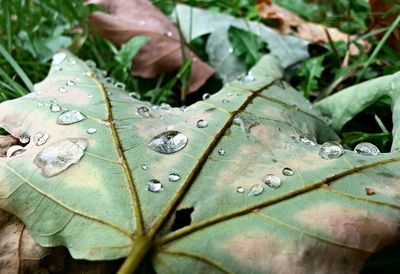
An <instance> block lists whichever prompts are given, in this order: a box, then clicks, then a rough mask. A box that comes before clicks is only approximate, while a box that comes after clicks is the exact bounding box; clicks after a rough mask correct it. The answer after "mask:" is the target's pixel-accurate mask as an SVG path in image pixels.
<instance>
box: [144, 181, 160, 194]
mask: <svg viewBox="0 0 400 274" xmlns="http://www.w3.org/2000/svg"><path fill="white" fill-rule="evenodd" d="M162 188H163V186H162V184H161V183H160V181H159V180H156V179H151V180H150V181H149V182H148V183H147V190H148V191H150V192H160V191H161V190H162Z"/></svg>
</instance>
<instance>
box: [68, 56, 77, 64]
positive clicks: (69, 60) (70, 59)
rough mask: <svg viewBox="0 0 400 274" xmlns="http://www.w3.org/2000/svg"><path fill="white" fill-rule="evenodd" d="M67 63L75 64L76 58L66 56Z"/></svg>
mask: <svg viewBox="0 0 400 274" xmlns="http://www.w3.org/2000/svg"><path fill="white" fill-rule="evenodd" d="M68 63H70V64H71V65H75V64H76V59H75V58H72V57H70V58H68Z"/></svg>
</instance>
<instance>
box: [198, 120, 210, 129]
mask: <svg viewBox="0 0 400 274" xmlns="http://www.w3.org/2000/svg"><path fill="white" fill-rule="evenodd" d="M196 126H197V127H198V128H206V127H207V126H208V123H207V121H205V120H203V119H200V120H198V121H197V123H196Z"/></svg>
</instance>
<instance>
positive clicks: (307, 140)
mask: <svg viewBox="0 0 400 274" xmlns="http://www.w3.org/2000/svg"><path fill="white" fill-rule="evenodd" d="M299 141H300V142H301V143H303V144H304V145H306V146H308V147H313V146H315V145H316V142H317V140H316V139H315V137H314V136H311V135H302V136H300V137H299Z"/></svg>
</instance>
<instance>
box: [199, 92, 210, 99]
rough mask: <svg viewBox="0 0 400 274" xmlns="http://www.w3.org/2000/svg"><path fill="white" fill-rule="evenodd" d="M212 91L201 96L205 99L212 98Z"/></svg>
mask: <svg viewBox="0 0 400 274" xmlns="http://www.w3.org/2000/svg"><path fill="white" fill-rule="evenodd" d="M210 96H211V95H210V93H204V94H203V96H202V97H201V98H202V99H203V100H207V99H209V98H210Z"/></svg>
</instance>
